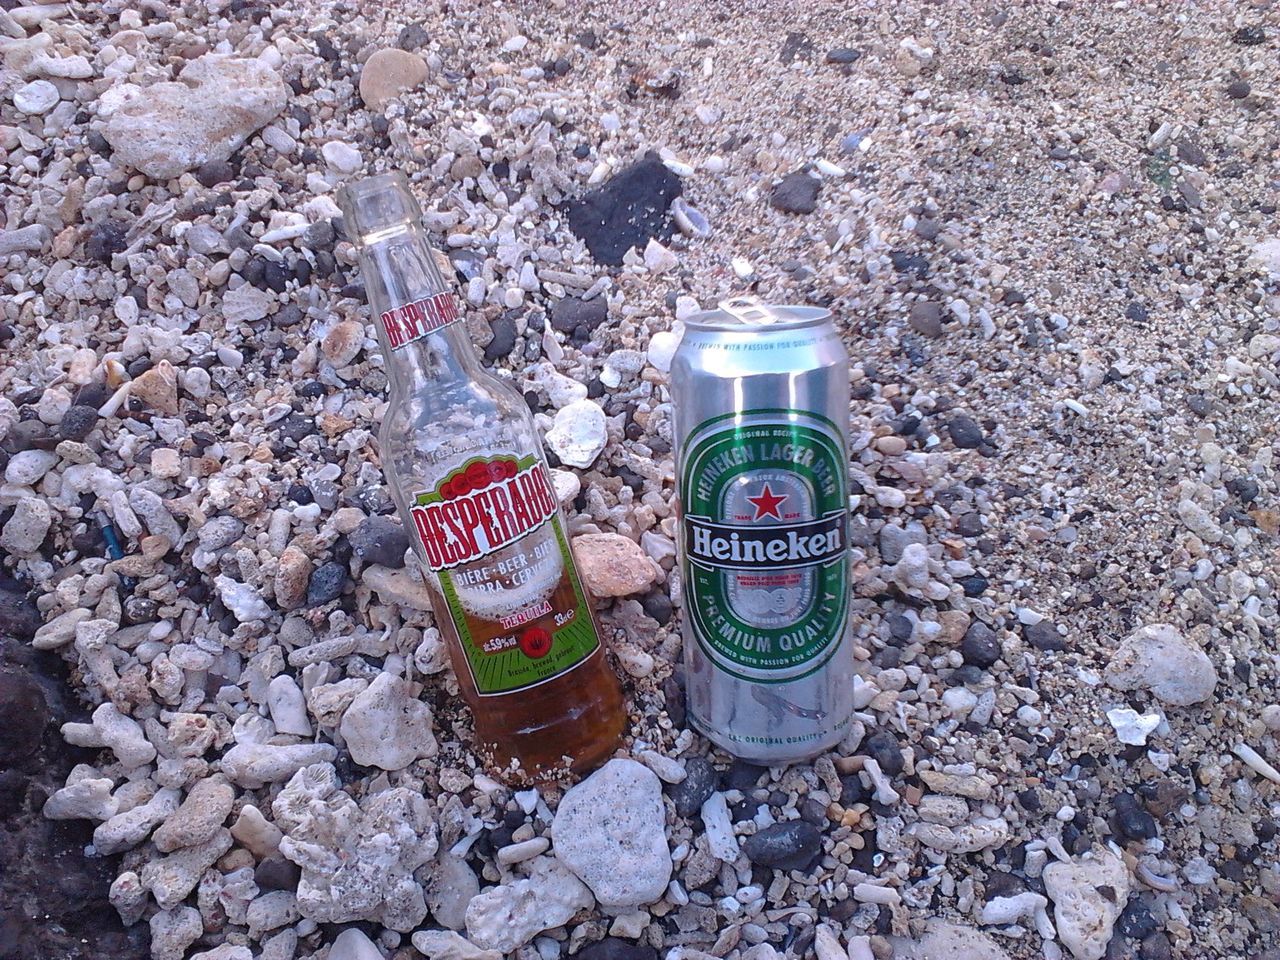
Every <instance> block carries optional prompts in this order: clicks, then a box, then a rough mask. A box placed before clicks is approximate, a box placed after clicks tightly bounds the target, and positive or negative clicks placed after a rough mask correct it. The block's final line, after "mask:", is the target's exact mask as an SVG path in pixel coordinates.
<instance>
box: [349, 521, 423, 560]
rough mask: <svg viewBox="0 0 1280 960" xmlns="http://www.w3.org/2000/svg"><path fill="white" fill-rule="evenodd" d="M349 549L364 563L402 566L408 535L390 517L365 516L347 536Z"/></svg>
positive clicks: (407, 545) (407, 546)
mask: <svg viewBox="0 0 1280 960" xmlns="http://www.w3.org/2000/svg"><path fill="white" fill-rule="evenodd" d="M348 539H349V540H350V541H351V549H352V550H353V551H355V554H356V556H358V557H359V558H360V559H361V560H363V561H364V562H365V563H376V564H379V565H381V566H384V567H403V566H404V552H405V551H406V550H408V549H409V535H408V534H407V533H405V532H404V527H402V526H400V524H398V523H396V521H394V520H392V519H391V518H390V517H366V518H365V519H364V520H362V521H360V526H358V527H356V528H355V530H353V531H352V533H351V536H350V537H349V538H348Z"/></svg>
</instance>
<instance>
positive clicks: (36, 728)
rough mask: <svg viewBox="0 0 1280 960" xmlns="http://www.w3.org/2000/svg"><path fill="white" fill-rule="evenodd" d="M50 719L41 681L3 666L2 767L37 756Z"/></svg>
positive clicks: (0, 680) (0, 681) (0, 713)
mask: <svg viewBox="0 0 1280 960" xmlns="http://www.w3.org/2000/svg"><path fill="white" fill-rule="evenodd" d="M48 722H49V708H48V706H47V705H46V704H45V700H44V694H43V693H42V692H41V690H40V685H39V684H38V683H36V682H35V680H33V679H32V678H31V676H30V675H29V674H27V673H26V672H24V671H19V670H14V669H6V668H4V667H0V768H3V767H12V766H16V765H18V764H20V763H22V762H23V761H24V760H26V759H28V758H29V757H32V756H34V755H35V754H36V753H37V752H38V751H39V750H40V739H41V737H42V735H43V734H44V728H45V725H46V724H47V723H48Z"/></svg>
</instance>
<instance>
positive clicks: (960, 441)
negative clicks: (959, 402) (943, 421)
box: [947, 414, 986, 450]
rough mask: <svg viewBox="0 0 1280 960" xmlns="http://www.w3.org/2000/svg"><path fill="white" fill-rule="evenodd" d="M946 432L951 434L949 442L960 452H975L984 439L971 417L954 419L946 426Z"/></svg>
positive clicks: (979, 428) (962, 416) (980, 429)
mask: <svg viewBox="0 0 1280 960" xmlns="http://www.w3.org/2000/svg"><path fill="white" fill-rule="evenodd" d="M947 432H948V433H949V434H951V442H952V443H954V444H955V445H956V446H957V447H959V448H960V449H961V450H976V449H977V448H978V447H980V446H982V441H983V440H984V439H986V438H985V437H984V436H983V434H982V428H981V427H980V426H978V424H977V422H976V421H975V420H974V419H973V418H972V417H966V416H964V415H963V414H962V415H961V416H958V417H955V418H953V419H952V420H951V422H950V423H948V424H947Z"/></svg>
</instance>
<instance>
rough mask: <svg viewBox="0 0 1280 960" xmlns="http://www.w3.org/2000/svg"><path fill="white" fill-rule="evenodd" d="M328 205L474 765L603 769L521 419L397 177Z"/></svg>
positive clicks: (610, 722) (581, 615) (595, 687)
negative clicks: (376, 356) (364, 299)
mask: <svg viewBox="0 0 1280 960" xmlns="http://www.w3.org/2000/svg"><path fill="white" fill-rule="evenodd" d="M339 200H340V203H341V206H342V210H343V214H344V220H345V224H346V232H347V235H348V236H349V237H350V238H351V240H352V241H353V242H354V243H355V245H356V248H357V250H358V251H359V256H360V266H361V270H362V272H363V275H364V281H365V288H366V290H367V291H368V298H369V304H370V308H371V311H372V314H373V323H374V327H375V328H376V330H377V334H378V341H379V343H380V345H381V347H382V353H383V356H384V358H385V362H386V371H387V377H388V379H389V381H390V383H391V392H390V397H389V401H388V406H387V411H386V415H385V418H384V420H383V422H382V426H381V428H380V430H379V432H378V444H379V448H380V452H381V457H382V469H383V473H384V474H385V475H386V478H387V483H388V484H389V485H390V488H391V493H392V497H393V499H394V500H395V502H396V506H397V507H398V508H399V512H400V517H401V520H402V521H403V522H404V524H405V526H406V529H407V531H408V533H409V535H410V541H411V542H412V543H413V547H414V551H415V553H416V554H417V556H418V559H419V560H420V561H421V563H422V565H423V567H424V568H425V576H426V577H427V582H428V584H429V586H430V591H431V595H432V598H433V606H434V611H435V617H436V623H437V625H438V626H439V628H440V630H441V632H442V633H443V634H444V635H445V636H446V637H447V639H448V643H449V649H450V654H451V657H452V660H453V666H454V672H455V674H456V675H457V678H458V683H459V685H460V687H461V689H462V693H463V696H464V698H465V699H466V702H467V704H468V706H469V707H470V708H471V711H472V713H473V714H474V716H475V730H476V740H477V744H476V746H477V750H478V752H479V753H480V755H481V756H482V757H483V759H484V760H485V761H486V762H487V763H488V764H489V766H490V767H491V768H492V769H493V770H494V772H495V773H497V775H498V776H500V777H502V778H504V779H506V780H508V781H514V782H526V783H527V782H536V781H548V780H555V779H559V778H561V777H563V776H565V775H566V774H568V773H571V772H578V771H581V770H585V769H589V768H590V767H592V766H594V765H596V764H598V763H600V762H602V761H604V760H605V759H607V758H608V757H609V756H610V755H611V754H612V753H613V750H614V748H615V747H616V746H617V743H618V740H619V738H620V736H621V734H622V731H623V728H624V726H625V723H626V706H625V703H624V701H623V696H622V690H621V687H620V685H619V682H618V678H617V675H616V674H615V673H614V672H613V670H612V668H611V667H610V666H609V663H608V661H607V660H606V657H605V650H604V646H603V644H602V642H601V639H600V633H599V630H598V628H597V626H596V623H595V618H594V616H593V614H592V611H591V599H590V597H589V595H588V594H587V591H586V588H585V586H584V585H583V582H582V579H581V577H580V576H579V575H578V570H577V567H576V564H575V562H574V558H573V552H572V550H571V549H570V546H569V538H568V535H567V532H566V530H565V524H564V518H563V516H562V515H561V511H560V506H559V501H558V498H557V496H556V493H555V490H554V487H553V486H552V482H551V475H550V473H549V471H548V468H547V463H546V460H545V459H544V457H543V454H542V444H541V441H540V440H539V437H538V433H537V429H536V427H535V425H534V422H533V417H532V414H531V413H530V412H529V408H528V406H527V405H526V404H525V401H524V398H523V397H522V396H521V395H520V394H519V393H518V392H517V391H516V390H515V388H514V387H512V386H510V385H508V384H506V383H503V382H502V381H501V380H499V379H497V378H496V377H494V376H492V375H490V374H489V373H487V372H486V371H485V370H484V369H483V368H482V367H481V366H480V363H479V360H478V359H477V356H476V351H475V348H474V347H473V346H472V344H471V342H470V340H469V338H468V336H467V329H466V325H465V323H463V322H461V316H460V313H459V310H458V305H457V301H456V300H455V299H454V296H453V293H452V291H451V289H450V288H451V284H449V283H448V282H447V281H446V280H445V278H444V277H443V276H442V274H441V272H440V270H439V268H438V267H437V266H436V261H435V259H434V256H433V251H432V249H431V246H430V244H429V243H428V241H427V237H426V233H425V230H424V229H423V227H422V226H421V223H420V220H421V211H420V210H419V207H418V204H417V201H416V200H414V198H413V196H412V194H411V193H410V192H409V187H408V181H407V180H406V179H405V177H404V176H403V174H399V173H390V174H380V175H378V176H374V177H369V178H366V179H363V180H359V181H355V182H353V183H351V184H348V185H347V186H345V187H344V188H343V189H342V190H341V192H340V195H339Z"/></svg>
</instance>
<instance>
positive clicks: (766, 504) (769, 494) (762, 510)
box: [747, 483, 787, 520]
mask: <svg viewBox="0 0 1280 960" xmlns="http://www.w3.org/2000/svg"><path fill="white" fill-rule="evenodd" d="M786 499H787V495H786V494H785V493H784V494H782V495H781V496H779V495H778V494H776V493H774V492H773V491H772V490H770V489H769V484H767V483H766V484H765V485H764V489H763V490H761V491H760V495H759V496H755V497H747V502H748V503H750V504H752V505H753V506H754V507H755V508H756V515H755V516H754V517H752V518H751V519H752V520H759V519H761V518H762V517H773V518H774V519H775V520H781V519H782V514H780V513H779V512H778V506H779V505H780V504H781V503H782V501H784V500H786Z"/></svg>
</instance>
